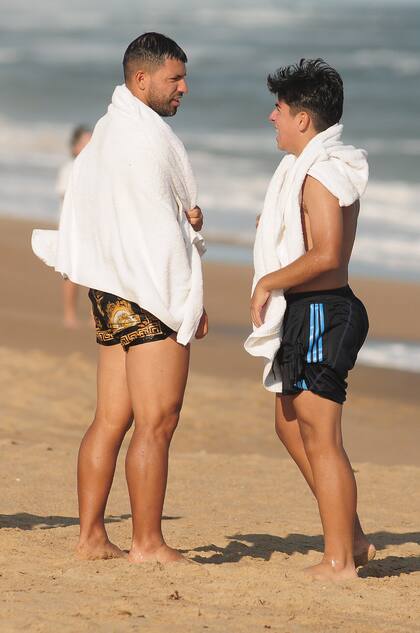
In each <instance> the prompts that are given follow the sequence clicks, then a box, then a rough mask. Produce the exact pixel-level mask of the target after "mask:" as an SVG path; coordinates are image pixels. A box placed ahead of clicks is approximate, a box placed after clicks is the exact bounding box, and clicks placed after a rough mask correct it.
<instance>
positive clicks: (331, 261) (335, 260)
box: [325, 253, 341, 272]
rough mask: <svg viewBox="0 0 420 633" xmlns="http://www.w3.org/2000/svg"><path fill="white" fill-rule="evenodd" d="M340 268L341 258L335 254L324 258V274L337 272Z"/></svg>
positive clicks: (329, 254)
mask: <svg viewBox="0 0 420 633" xmlns="http://www.w3.org/2000/svg"><path fill="white" fill-rule="evenodd" d="M340 267H341V257H340V256H339V255H338V254H337V253H328V254H327V255H326V257H325V272H329V271H334V270H338V269H339V268H340Z"/></svg>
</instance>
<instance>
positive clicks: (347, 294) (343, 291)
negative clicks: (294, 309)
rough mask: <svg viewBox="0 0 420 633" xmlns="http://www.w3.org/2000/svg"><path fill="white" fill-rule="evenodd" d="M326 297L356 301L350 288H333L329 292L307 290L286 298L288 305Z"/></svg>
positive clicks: (290, 293) (293, 293)
mask: <svg viewBox="0 0 420 633" xmlns="http://www.w3.org/2000/svg"><path fill="white" fill-rule="evenodd" d="M325 295H328V296H332V297H343V298H344V299H354V294H353V291H352V289H351V288H350V286H349V285H348V284H347V286H341V287H340V288H331V289H329V290H307V291H306V292H289V293H288V294H285V295H284V297H285V299H286V301H287V303H294V302H295V301H302V300H305V299H311V300H313V299H315V298H316V297H324V296H325Z"/></svg>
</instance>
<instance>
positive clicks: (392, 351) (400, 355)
mask: <svg viewBox="0 0 420 633" xmlns="http://www.w3.org/2000/svg"><path fill="white" fill-rule="evenodd" d="M357 360H358V362H360V364H361V365H370V366H374V367H388V368H391V369H401V370H404V371H410V372H415V373H417V372H420V345H419V344H418V343H412V342H409V343H405V342H404V343H403V342H398V341H382V340H369V339H368V340H367V341H366V343H365V344H364V345H363V347H362V349H361V350H360V352H359V355H358V359H357Z"/></svg>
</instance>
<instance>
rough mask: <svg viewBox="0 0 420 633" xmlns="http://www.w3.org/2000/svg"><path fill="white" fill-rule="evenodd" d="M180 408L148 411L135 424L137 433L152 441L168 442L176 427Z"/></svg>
mask: <svg viewBox="0 0 420 633" xmlns="http://www.w3.org/2000/svg"><path fill="white" fill-rule="evenodd" d="M179 414H180V407H178V406H174V407H170V408H168V409H160V410H158V411H149V412H148V413H145V414H143V415H142V416H141V418H140V420H139V423H137V430H138V432H139V433H140V434H141V435H142V436H143V437H145V438H147V439H150V440H152V441H159V440H170V439H171V438H172V435H173V434H174V432H175V429H176V427H177V426H178V421H179Z"/></svg>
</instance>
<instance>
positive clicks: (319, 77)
mask: <svg viewBox="0 0 420 633" xmlns="http://www.w3.org/2000/svg"><path fill="white" fill-rule="evenodd" d="M267 84H268V89H269V90H270V92H271V93H273V94H274V95H276V97H277V101H276V103H275V107H274V110H273V111H272V113H271V114H270V116H269V120H270V121H271V122H272V123H273V124H274V127H275V128H276V131H277V145H278V147H279V149H281V150H283V151H285V152H290V153H292V154H295V155H298V154H300V153H301V151H302V150H303V148H304V147H305V145H307V143H308V142H309V141H310V140H311V138H313V137H314V136H316V134H319V132H322V131H323V130H326V129H327V128H329V127H330V126H331V125H334V124H335V123H338V122H339V121H340V119H341V116H342V114H343V81H342V79H341V77H340V75H339V74H338V72H337V71H336V70H335V69H334V68H332V67H331V66H329V65H328V64H327V63H326V62H325V61H324V60H322V59H301V60H300V62H299V63H298V64H293V65H291V66H284V67H282V68H279V69H278V70H277V71H276V72H275V73H273V74H272V75H268V78H267Z"/></svg>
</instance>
